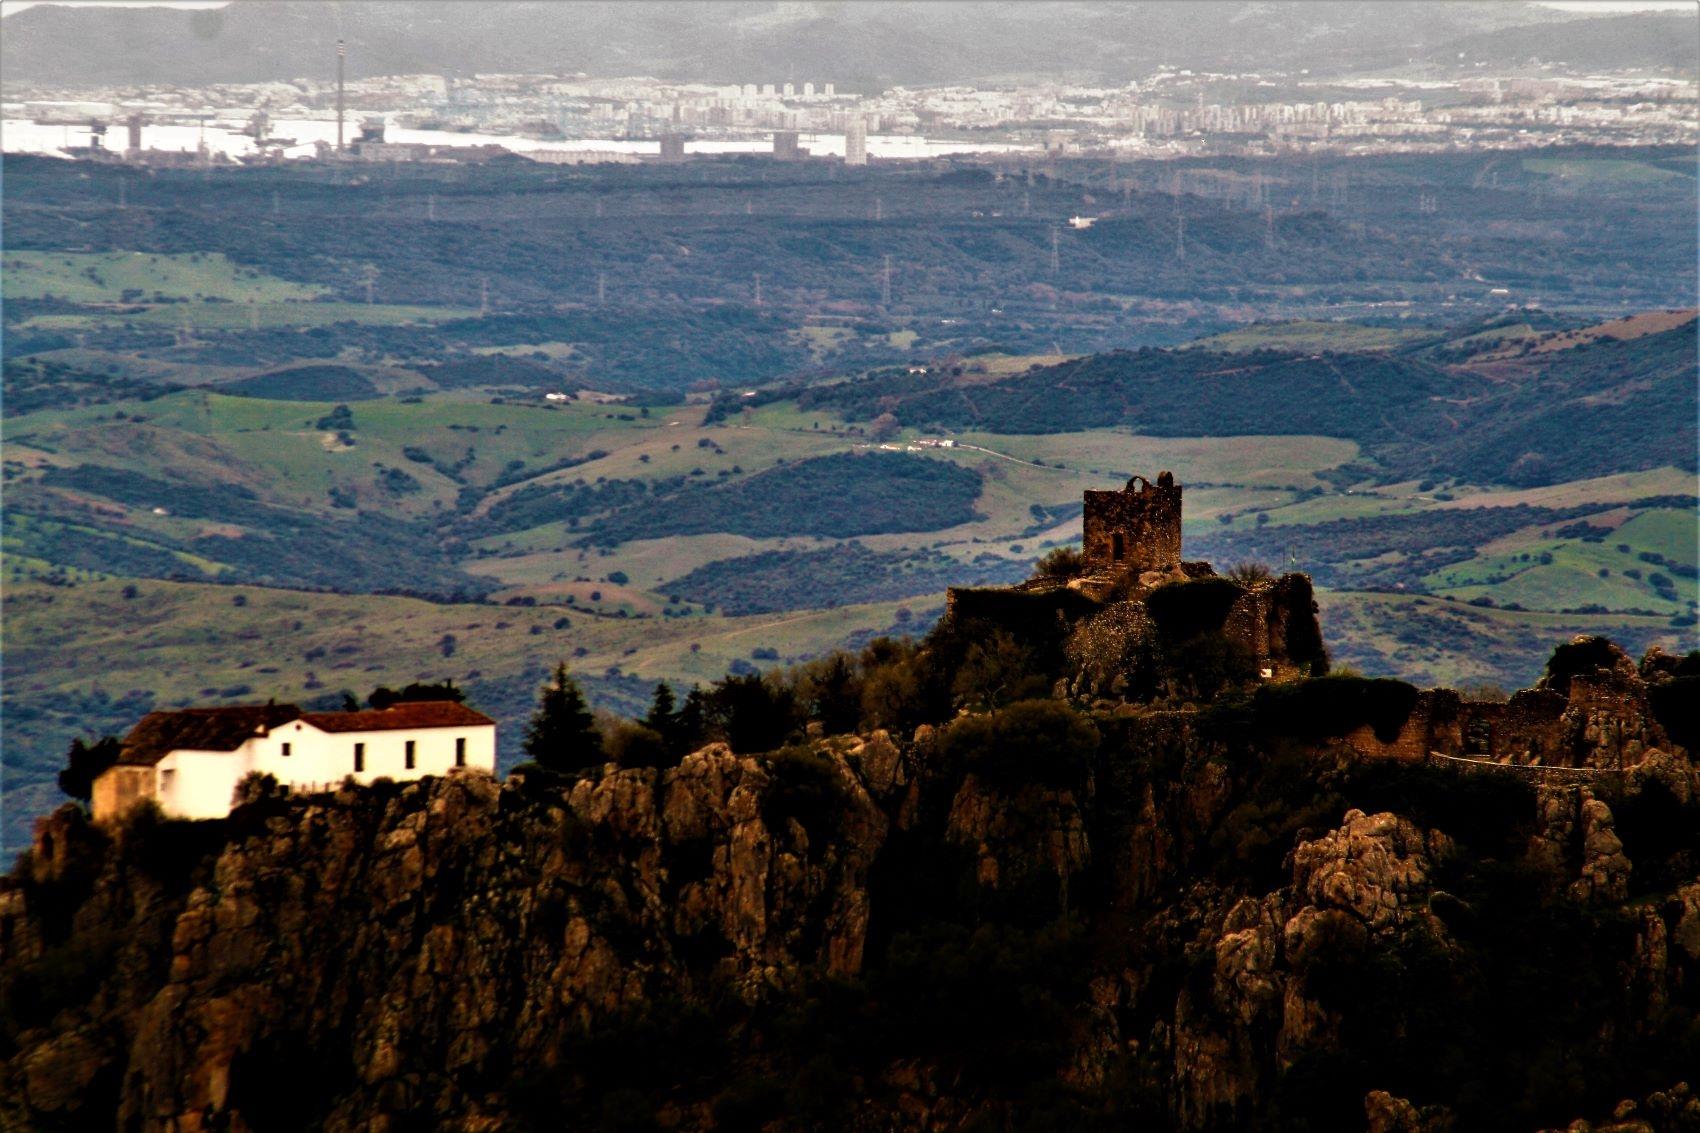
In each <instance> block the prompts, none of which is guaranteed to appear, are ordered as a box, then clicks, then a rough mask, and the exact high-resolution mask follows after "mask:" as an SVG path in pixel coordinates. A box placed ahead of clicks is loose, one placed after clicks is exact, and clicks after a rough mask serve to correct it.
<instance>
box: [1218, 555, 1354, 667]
mask: <svg viewBox="0 0 1700 1133" xmlns="http://www.w3.org/2000/svg"><path fill="white" fill-rule="evenodd" d="M1222 632H1223V633H1224V634H1225V635H1226V636H1227V637H1228V639H1229V640H1230V641H1236V642H1238V643H1239V644H1240V645H1241V646H1243V647H1244V648H1245V649H1246V651H1247V652H1248V653H1250V654H1251V655H1252V656H1253V657H1255V658H1257V664H1258V668H1259V669H1260V670H1266V671H1267V674H1266V675H1267V678H1268V679H1272V680H1288V679H1291V678H1295V677H1303V676H1309V675H1311V674H1312V673H1313V672H1316V671H1317V669H1318V667H1319V662H1322V661H1324V660H1326V659H1327V656H1328V654H1327V651H1326V650H1325V649H1324V648H1323V645H1322V630H1321V627H1320V626H1319V625H1318V624H1317V604H1316V596H1315V594H1314V592H1313V591H1312V590H1311V583H1310V576H1309V575H1307V574H1296V573H1295V574H1284V575H1282V576H1281V577H1280V578H1278V579H1276V580H1274V581H1273V582H1261V583H1252V584H1249V585H1247V586H1245V587H1244V589H1243V590H1242V592H1241V594H1240V597H1239V599H1238V600H1237V601H1235V603H1234V606H1233V609H1231V610H1230V611H1228V619H1227V621H1226V622H1225V623H1224V624H1223V626H1222Z"/></svg>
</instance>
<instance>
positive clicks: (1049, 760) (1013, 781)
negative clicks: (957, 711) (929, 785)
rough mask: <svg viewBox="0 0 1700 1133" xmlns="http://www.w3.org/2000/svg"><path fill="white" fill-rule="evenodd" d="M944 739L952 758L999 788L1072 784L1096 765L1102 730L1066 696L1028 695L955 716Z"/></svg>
mask: <svg viewBox="0 0 1700 1133" xmlns="http://www.w3.org/2000/svg"><path fill="white" fill-rule="evenodd" d="M939 743H940V751H941V752H943V754H944V755H945V757H946V759H947V760H949V761H951V762H952V763H955V764H958V765H960V766H962V767H964V768H965V769H967V770H968V771H971V772H973V773H974V774H975V775H978V776H979V777H981V778H982V779H985V780H986V781H987V782H988V783H992V784H994V785H997V786H1000V787H1006V788H1012V787H1020V786H1023V785H1025V784H1028V783H1042V784H1045V785H1047V786H1053V787H1072V786H1078V785H1079V784H1080V783H1081V781H1082V780H1083V779H1084V778H1085V775H1086V773H1087V771H1088V770H1089V769H1090V768H1091V765H1092V757H1093V755H1094V754H1096V752H1097V750H1098V729H1097V728H1095V727H1093V726H1092V723H1091V721H1089V720H1087V719H1086V718H1085V717H1084V716H1082V715H1080V714H1079V713H1078V712H1076V711H1074V709H1072V708H1070V707H1069V706H1068V705H1066V704H1064V703H1062V702H1061V701H1057V700H1023V701H1020V702H1018V703H1015V704H1011V705H1010V706H1009V707H1008V708H1005V709H1003V710H1001V711H998V712H989V713H984V714H979V715H971V716H963V717H960V718H959V719H957V720H954V721H952V722H951V724H950V726H949V727H947V728H945V729H944V731H943V732H942V733H941V735H940V737H939Z"/></svg>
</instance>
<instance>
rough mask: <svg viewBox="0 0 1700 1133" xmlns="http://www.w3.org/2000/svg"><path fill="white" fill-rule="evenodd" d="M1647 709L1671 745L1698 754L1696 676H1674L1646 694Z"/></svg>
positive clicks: (1699, 732) (1699, 716) (1699, 679)
mask: <svg viewBox="0 0 1700 1133" xmlns="http://www.w3.org/2000/svg"><path fill="white" fill-rule="evenodd" d="M1647 706H1648V707H1649V708H1651V709H1652V711H1653V719H1655V720H1657V721H1658V722H1659V727H1661V728H1663V729H1664V730H1665V731H1666V732H1667V733H1668V734H1669V735H1670V738H1671V740H1672V741H1673V742H1675V743H1679V744H1681V745H1682V746H1683V747H1685V748H1687V749H1688V750H1689V751H1690V752H1691V753H1692V752H1697V751H1700V676H1678V677H1672V678H1671V679H1670V680H1668V681H1660V682H1659V683H1658V684H1656V685H1653V686H1652V687H1651V688H1649V689H1648V690H1647Z"/></svg>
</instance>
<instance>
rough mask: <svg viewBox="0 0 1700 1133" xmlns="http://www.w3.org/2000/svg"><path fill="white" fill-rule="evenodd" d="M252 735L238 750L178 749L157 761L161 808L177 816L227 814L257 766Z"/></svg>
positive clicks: (157, 789) (157, 790) (156, 788)
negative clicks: (244, 780) (241, 785)
mask: <svg viewBox="0 0 1700 1133" xmlns="http://www.w3.org/2000/svg"><path fill="white" fill-rule="evenodd" d="M263 742H264V741H263V740H259V739H252V740H249V741H248V742H247V743H245V744H243V745H242V746H241V747H239V748H237V749H236V750H235V751H174V752H171V753H170V754H168V755H167V756H166V757H165V758H164V759H161V760H160V761H159V762H158V763H157V764H155V765H154V790H155V791H156V792H157V795H156V797H157V798H158V799H159V808H160V810H162V811H164V812H165V813H166V814H168V815H170V816H171V817H173V818H223V817H224V816H225V815H227V814H229V813H230V796H231V795H232V794H233V793H234V792H235V790H236V784H237V783H239V782H241V781H242V776H244V775H246V774H247V773H248V770H249V768H250V767H252V766H253V759H254V755H253V751H252V750H251V749H252V748H253V746H254V745H255V744H256V743H263Z"/></svg>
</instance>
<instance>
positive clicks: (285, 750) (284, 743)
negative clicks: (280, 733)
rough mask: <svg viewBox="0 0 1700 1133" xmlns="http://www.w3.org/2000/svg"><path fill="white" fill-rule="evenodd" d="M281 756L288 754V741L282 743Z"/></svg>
mask: <svg viewBox="0 0 1700 1133" xmlns="http://www.w3.org/2000/svg"><path fill="white" fill-rule="evenodd" d="M283 754H285V755H288V754H289V741H288V740H284V741H283Z"/></svg>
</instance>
